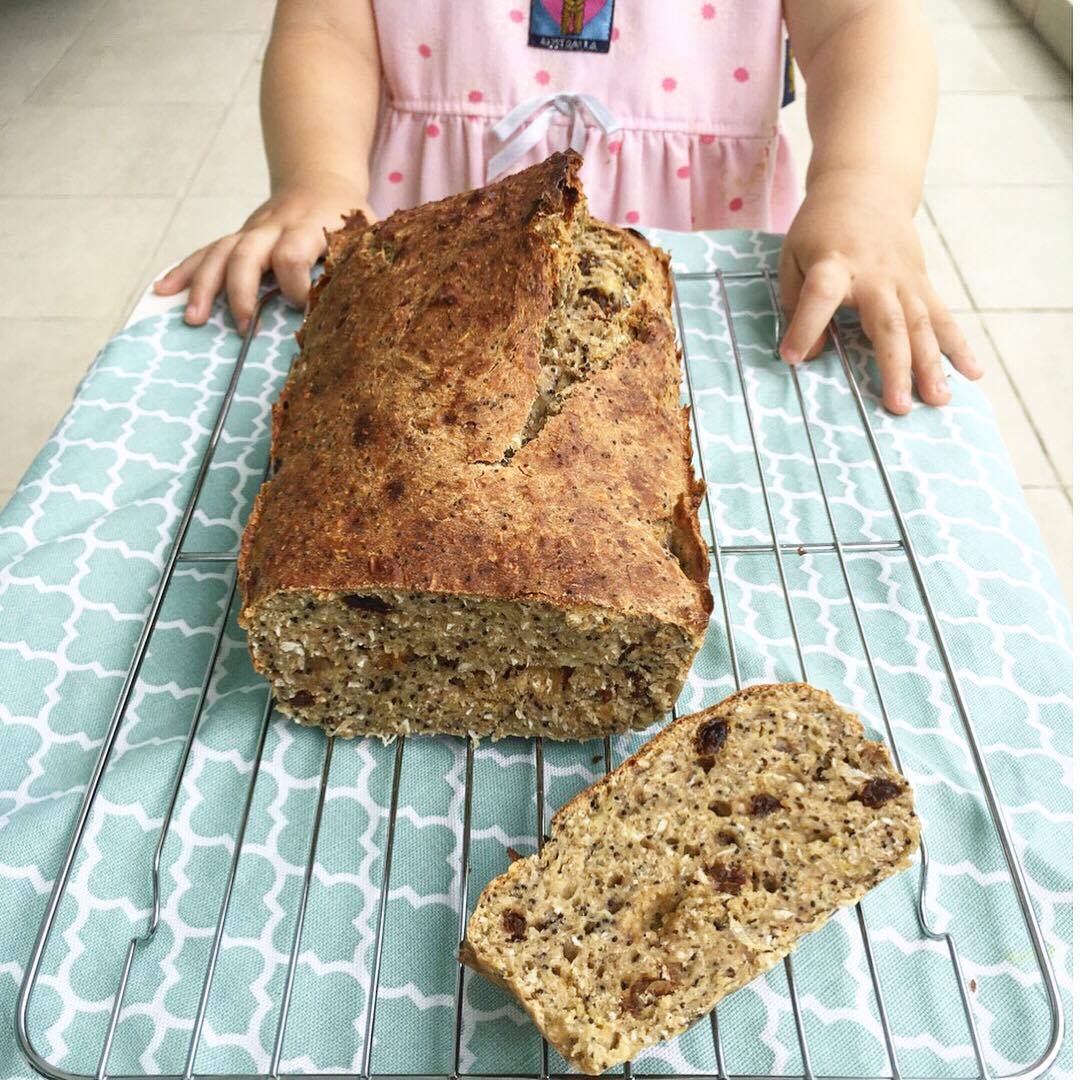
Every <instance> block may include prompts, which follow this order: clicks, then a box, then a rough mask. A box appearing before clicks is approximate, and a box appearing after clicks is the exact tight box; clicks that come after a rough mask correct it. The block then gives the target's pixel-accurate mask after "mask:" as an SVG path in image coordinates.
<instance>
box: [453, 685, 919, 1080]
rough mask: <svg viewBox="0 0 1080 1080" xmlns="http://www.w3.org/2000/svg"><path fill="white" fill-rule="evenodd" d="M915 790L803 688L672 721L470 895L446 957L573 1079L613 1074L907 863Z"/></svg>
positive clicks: (818, 695) (763, 691)
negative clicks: (495, 997) (528, 1020)
mask: <svg viewBox="0 0 1080 1080" xmlns="http://www.w3.org/2000/svg"><path fill="white" fill-rule="evenodd" d="M918 842H919V823H918V819H917V818H916V816H915V808H914V799H913V795H912V791H911V788H910V787H909V786H908V784H907V782H906V781H905V780H904V779H903V777H902V776H900V774H899V773H898V772H897V771H896V770H895V768H893V765H892V763H891V761H890V758H889V754H888V751H887V750H886V749H885V747H884V746H882V745H881V744H880V743H877V742H871V741H870V740H869V739H867V738H866V736H865V734H864V731H863V728H862V725H861V723H860V722H859V720H858V718H857V717H856V716H854V715H853V714H852V713H849V712H845V711H844V710H843V709H841V708H839V707H838V706H837V705H836V703H835V702H834V701H833V700H832V698H831V697H830V696H829V695H828V694H826V693H824V692H823V691H820V690H815V689H813V688H812V687H809V686H805V685H802V684H799V683H792V684H785V685H777V686H755V687H751V688H749V689H746V690H743V691H742V692H740V693H738V694H735V695H734V696H732V697H729V698H728V699H727V700H726V701H723V702H721V703H720V704H719V705H716V706H714V707H713V708H711V709H706V710H705V711H704V712H700V713H697V714H695V715H693V716H686V717H683V718H681V719H679V720H677V721H675V722H674V723H672V724H670V725H669V726H668V727H666V728H665V729H664V730H662V731H661V732H660V734H659V735H657V736H656V737H655V738H654V739H652V740H651V741H650V742H648V743H647V744H646V745H645V746H644V747H643V748H642V749H641V750H640V751H639V752H638V753H637V754H635V755H634V756H633V757H632V758H630V759H629V760H627V761H626V762H625V763H624V764H623V765H621V766H620V767H619V768H618V769H616V770H615V771H614V772H612V773H611V774H609V775H608V776H606V777H604V778H603V779H602V780H600V781H599V782H598V783H596V784H594V785H593V786H592V787H591V788H588V789H587V790H586V791H584V792H582V793H581V794H580V795H578V796H577V797H576V798H575V799H573V800H572V801H571V802H569V803H568V804H567V805H566V806H565V807H563V809H562V810H561V811H559V812H558V813H557V814H556V815H555V817H554V819H553V820H552V823H551V840H550V842H549V843H548V844H546V845H545V847H544V848H543V850H542V851H541V852H540V854H538V855H533V856H531V857H529V858H522V859H518V860H517V861H515V862H513V863H512V864H511V866H510V868H509V870H508V871H507V872H506V873H505V874H503V875H502V876H501V877H498V878H496V879H495V880H494V881H492V882H491V883H490V884H489V885H488V886H487V888H486V889H485V890H484V891H483V893H482V894H481V896H480V899H479V901H478V902H477V906H476V910H475V911H474V912H473V915H472V917H471V919H470V920H469V924H468V928H467V930H466V935H465V940H464V942H463V945H462V959H463V960H464V961H465V962H466V963H468V964H470V965H472V966H473V967H475V968H476V969H477V970H479V971H481V972H483V973H484V974H485V975H488V976H489V977H491V978H492V979H493V980H494V981H496V982H497V983H499V984H501V985H503V986H505V987H507V988H508V989H509V990H510V991H511V992H512V993H513V994H514V995H516V996H517V997H518V998H519V999H520V1001H521V1003H522V1004H523V1005H524V1007H525V1009H526V1010H527V1011H528V1013H529V1014H530V1016H531V1017H532V1018H533V1020H534V1021H535V1022H536V1024H537V1026H538V1027H539V1029H540V1031H541V1033H542V1034H543V1035H544V1036H545V1038H547V1039H548V1040H549V1042H550V1043H551V1044H552V1045H553V1046H554V1047H555V1048H556V1049H557V1050H558V1051H559V1053H561V1054H562V1055H563V1057H565V1058H566V1059H567V1061H569V1062H570V1063H571V1065H572V1066H573V1067H575V1068H577V1069H580V1070H581V1071H582V1072H585V1073H589V1074H596V1073H600V1072H602V1071H603V1070H604V1069H606V1068H609V1067H610V1066H612V1065H617V1064H619V1063H620V1062H624V1061H629V1060H630V1059H631V1058H633V1057H634V1056H635V1055H636V1054H638V1053H639V1052H640V1051H641V1050H643V1049H645V1048H646V1047H649V1046H652V1045H653V1044H655V1043H657V1042H660V1041H661V1040H663V1039H668V1038H671V1037H672V1036H673V1035H676V1034H678V1033H679V1032H681V1031H683V1030H684V1029H685V1028H687V1027H688V1026H689V1025H690V1024H692V1023H693V1022H694V1021H695V1020H697V1019H698V1018H699V1017H702V1016H704V1015H705V1014H707V1013H708V1012H709V1011H710V1010H711V1009H712V1008H713V1006H715V1005H716V1003H717V1002H718V1001H719V1000H720V999H721V998H722V997H724V996H725V995H727V994H729V993H731V992H732V991H733V990H737V989H738V988H739V987H741V986H744V985H745V984H746V983H748V982H750V981H751V980H752V979H754V978H755V977H756V976H758V975H760V974H761V973H762V972H763V971H766V970H767V969H768V968H770V967H772V966H773V965H774V964H776V963H777V962H778V961H779V960H780V959H781V958H782V957H784V956H785V955H786V954H787V953H789V952H791V950H792V949H793V948H794V947H795V944H796V942H797V941H798V939H799V938H800V937H801V936H802V935H803V934H806V933H809V932H810V931H811V930H815V929H817V928H818V927H820V926H821V925H822V924H823V923H824V922H825V921H826V920H827V919H828V918H829V916H830V915H831V914H832V913H833V912H834V911H835V910H836V909H837V908H838V907H840V906H841V905H843V904H852V903H855V902H856V901H857V900H859V899H860V897H862V896H864V895H865V894H866V892H867V891H869V890H870V889H871V888H873V887H874V886H875V885H876V884H877V883H878V882H880V881H882V880H883V879H884V878H886V877H888V876H889V875H890V874H893V873H896V871H898V870H901V869H903V868H904V867H905V866H907V865H908V863H909V860H910V859H911V857H912V854H913V853H914V851H915V849H916V846H917V844H918Z"/></svg>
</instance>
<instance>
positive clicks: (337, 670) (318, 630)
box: [244, 589, 696, 739]
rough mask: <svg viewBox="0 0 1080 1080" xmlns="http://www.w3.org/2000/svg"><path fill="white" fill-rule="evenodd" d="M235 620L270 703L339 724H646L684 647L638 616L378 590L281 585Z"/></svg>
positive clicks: (598, 731) (601, 729)
mask: <svg viewBox="0 0 1080 1080" xmlns="http://www.w3.org/2000/svg"><path fill="white" fill-rule="evenodd" d="M244 622H245V625H246V627H247V632H248V641H249V644H250V647H251V650H252V654H253V656H254V659H255V663H256V665H257V666H258V667H259V669H260V670H261V671H263V672H264V673H265V674H266V675H267V677H268V678H269V679H270V682H271V684H272V685H273V687H274V691H275V694H276V696H277V699H278V702H279V705H280V707H281V708H282V710H283V711H284V712H286V713H288V714H289V715H291V716H293V717H295V718H296V719H297V720H299V721H300V722H301V723H305V724H312V725H317V726H321V727H323V728H325V729H326V730H327V731H329V732H331V733H333V734H335V735H339V736H344V737H350V736H354V735H369V734H375V735H382V736H384V737H390V736H394V735H409V734H424V733H435V732H440V733H450V734H459V735H474V736H481V735H490V736H492V737H495V738H498V737H501V736H504V735H530V734H533V735H544V736H547V737H549V738H556V739H585V738H593V737H595V736H600V735H606V734H610V733H612V732H615V731H625V730H627V729H631V728H635V729H636V728H644V727H648V726H649V725H651V724H654V723H656V722H657V721H659V720H660V719H662V717H663V716H664V714H665V713H666V712H667V711H668V710H669V709H670V708H671V707H672V705H673V704H674V701H675V698H676V697H677V696H678V693H679V690H680V689H681V687H682V683H683V680H684V679H685V678H686V672H687V670H688V669H689V666H690V663H691V661H692V659H693V655H694V651H695V648H696V643H695V642H694V641H692V640H691V639H690V638H689V637H688V636H687V634H686V633H685V632H684V631H683V630H682V629H680V628H679V627H677V626H673V625H670V624H667V625H665V624H663V623H660V622H658V621H657V620H656V619H653V618H649V617H638V618H630V617H626V616H616V615H612V614H610V613H606V612H604V611H602V610H599V609H590V608H558V607H553V606H551V605H548V604H541V603H521V602H513V601H501V600H490V599H482V598H478V597H463V596H456V595H455V596H445V595H438V594H430V593H427V594H425V593H417V592H401V591H395V590H389V589H379V590H371V591H365V592H363V593H315V592H311V591H306V590H295V591H290V592H281V593H278V594H276V595H274V596H273V597H271V598H269V599H268V600H266V601H263V602H262V603H260V604H259V605H257V606H256V607H255V608H254V609H252V610H249V611H246V612H245V615H244Z"/></svg>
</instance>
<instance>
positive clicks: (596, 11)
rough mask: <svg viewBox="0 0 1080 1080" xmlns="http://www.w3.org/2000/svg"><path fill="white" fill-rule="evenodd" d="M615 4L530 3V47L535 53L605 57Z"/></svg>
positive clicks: (611, 0)
mask: <svg viewBox="0 0 1080 1080" xmlns="http://www.w3.org/2000/svg"><path fill="white" fill-rule="evenodd" d="M614 14H615V0H532V5H531V10H530V12H529V44H530V45H531V46H532V47H533V48H534V49H563V50H565V51H567V52H596V53H606V52H607V51H608V49H610V48H611V23H612V18H613V16H614Z"/></svg>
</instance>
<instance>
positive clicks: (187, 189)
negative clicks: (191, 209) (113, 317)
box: [113, 46, 265, 333]
mask: <svg viewBox="0 0 1080 1080" xmlns="http://www.w3.org/2000/svg"><path fill="white" fill-rule="evenodd" d="M260 48H261V46H260ZM264 55H265V54H264V53H262V52H260V53H259V55H258V56H257V58H256V60H253V61H251V63H250V64H249V65H247V66H248V67H252V66H254V64H255V63H259V64H260V66H261V64H262V62H263V58H264ZM246 77H247V68H245V69H244V72H243V74H242V75H241V76H240V78H239V79H238V80H237V83H236V89H235V90H234V91H233V95H232V97H231V98H230V99H229V101H228V103H227V104H226V105H225V108H224V109H222V111H221V115H220V116H219V117H218V122H217V124H216V126H215V127H214V130H213V131H212V132H211V133H210V136H209V138H208V139H207V140H206V143H205V145H204V146H203V151H202V153H201V154H200V155H199V159H198V161H197V162H195V166H194V168H193V169H192V170H191V173H190V175H189V176H188V179H187V183H186V184H185V185H184V189H183V191H182V192H181V193H180V194H179V195H178V196H177V197H176V201H175V203H174V204H173V212H172V213H171V214H170V215H169V219H168V221H166V222H165V225H164V226H163V228H162V230H161V232H160V233H159V234H158V239H157V244H156V245H155V246H154V250H153V251H152V252H151V253H150V255H149V256H148V257H147V260H146V262H145V263H144V264H143V267H142V270H141V271H140V272H139V275H138V278H137V280H136V282H135V285H134V286H133V287H132V289H131V291H130V292H129V293H128V296H127V299H126V300H125V301H124V306H123V310H122V312H121V314H120V316H119V318H118V320H117V322H116V323H115V325H114V327H113V333H117V332H118V331H120V330H122V329H123V327H124V324H125V323H126V322H127V320H128V317H129V316H130V315H131V312H132V311H133V310H134V309H135V305H136V304H137V303H138V302H139V297H140V296H141V295H142V294H143V292H145V290H146V288H147V284H148V279H149V278H150V277H151V275H153V274H155V273H156V272H157V270H158V269H161V268H160V267H158V268H155V267H154V266H152V265H151V263H152V262H154V261H156V259H157V253H158V251H159V250H160V248H161V244H162V242H163V241H164V239H165V237H166V236H168V234H169V229H171V228H172V225H173V222H174V221H176V217H177V215H178V214H179V213H180V207H181V206H182V205H183V204H184V202H185V201H186V200H187V199H188V197H189V196H190V195H191V189H192V187H193V186H194V184H195V178H196V177H197V176H198V175H199V170H200V169H201V168H202V167H203V165H204V164H205V163H206V159H207V157H208V156H209V154H210V149H211V147H212V146H213V145H214V141H215V140H216V139H217V137H218V135H220V134H221V130H222V128H223V127H224V126H225V120H226V118H227V117H228V115H229V113H230V112H231V111H232V108H233V106H234V105H235V104H236V102H237V101H238V99H239V97H240V88H241V87H242V86H243V85H244V79H245V78H246ZM253 209H254V208H253ZM210 239H214V238H213V237H211V238H210ZM207 242H209V240H208V241H207Z"/></svg>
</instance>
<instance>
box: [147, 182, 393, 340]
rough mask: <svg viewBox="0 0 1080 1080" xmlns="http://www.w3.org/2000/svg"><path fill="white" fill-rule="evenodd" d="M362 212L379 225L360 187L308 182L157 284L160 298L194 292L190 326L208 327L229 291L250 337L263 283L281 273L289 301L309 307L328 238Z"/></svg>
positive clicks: (278, 196) (188, 316)
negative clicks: (215, 306) (264, 278)
mask: <svg viewBox="0 0 1080 1080" xmlns="http://www.w3.org/2000/svg"><path fill="white" fill-rule="evenodd" d="M357 209H359V210H363V211H364V213H365V214H367V215H368V219H369V220H371V221H374V220H375V215H374V214H373V213H372V211H371V208H370V207H369V206H368V205H367V201H366V199H365V197H364V195H363V194H362V193H361V192H359V191H358V190H357V189H356V187H355V186H354V185H350V184H348V183H346V182H345V181H344V180H341V179H338V178H337V177H333V176H327V177H323V178H320V179H318V180H310V179H308V180H306V181H305V182H304V184H303V185H302V186H300V185H297V186H295V187H291V188H286V189H284V190H282V191H279V192H277V193H276V194H274V195H272V196H271V197H270V198H269V199H268V200H267V201H266V202H264V203H263V204H262V206H260V207H259V208H258V209H257V210H256V211H255V212H254V213H253V214H252V215H251V217H249V218H248V219H247V221H246V222H244V225H243V227H242V228H241V229H239V230H238V231H237V232H234V233H229V235H228V236H223V237H222V238H221V239H220V240H215V241H214V242H213V243H211V244H207V245H206V247H203V248H199V250H198V251H196V252H193V253H192V254H191V255H189V256H188V257H187V258H186V259H184V261H183V262H181V263H178V264H177V265H176V266H174V267H173V268H172V269H171V270H170V271H169V272H168V273H167V274H166V275H165V276H164V277H163V278H162V279H161V280H160V281H157V282H155V283H154V291H155V292H157V293H159V294H160V295H162V296H172V295H173V294H175V293H178V292H181V291H182V290H183V289H186V288H187V287H188V286H189V285H190V286H191V292H190V295H189V296H188V302H187V307H186V308H185V309H184V321H185V322H186V323H188V324H190V325H191V326H201V325H202V324H203V323H204V322H206V320H207V318H208V317H209V315H210V308H211V305H212V304H213V302H214V297H215V296H217V294H218V293H219V292H220V291H221V288H222V286H224V287H225V291H226V294H227V296H228V298H229V307H230V308H231V309H232V313H233V318H234V319H235V321H236V326H237V329H239V330H240V331H241V333H242V332H243V331H245V330H246V329H247V325H248V323H249V322H250V321H251V314H252V312H253V311H254V310H255V301H256V299H257V297H258V293H259V282H260V281H261V279H262V276H263V274H264V273H265V272H266V271H267V270H270V269H272V270H273V271H274V276H275V277H276V278H277V283H278V285H279V286H280V287H281V292H282V294H283V295H284V297H285V299H286V300H288V301H289V302H290V303H291V304H295V305H296V306H297V307H303V306H304V303H305V301H306V300H307V295H308V289H309V288H310V285H311V268H312V267H313V266H314V265H315V263H316V262H318V260H319V259H320V258H321V257H322V255H323V253H324V252H325V250H326V237H325V236H324V234H323V230H324V229H329V230H333V229H339V228H341V218H342V215H343V214H347V213H349V212H350V211H351V210H357Z"/></svg>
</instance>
